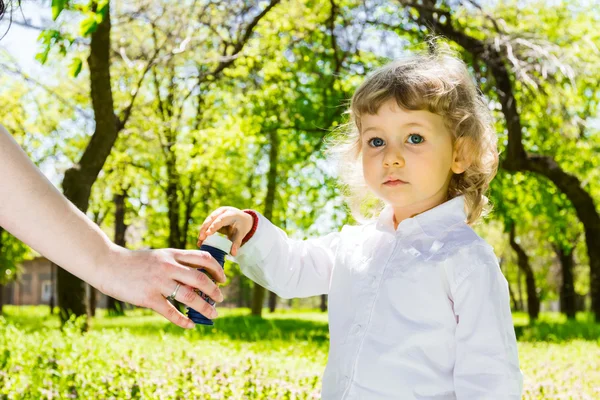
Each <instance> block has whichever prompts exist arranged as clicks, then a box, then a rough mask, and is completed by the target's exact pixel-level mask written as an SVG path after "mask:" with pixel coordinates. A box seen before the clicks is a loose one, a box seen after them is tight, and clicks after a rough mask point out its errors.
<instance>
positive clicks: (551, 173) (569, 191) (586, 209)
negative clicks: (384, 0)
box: [399, 0, 600, 321]
mask: <svg viewBox="0 0 600 400" xmlns="http://www.w3.org/2000/svg"><path fill="white" fill-rule="evenodd" d="M399 1H400V2H401V3H402V4H404V5H407V6H410V7H413V8H415V9H416V10H417V11H418V16H416V17H415V19H416V21H417V22H419V23H420V24H421V25H426V26H429V27H431V28H432V30H433V31H434V32H436V33H440V34H443V35H444V36H446V37H447V38H449V39H450V40H453V41H454V42H456V43H457V44H459V45H460V46H461V47H463V48H464V49H465V50H467V51H468V52H470V53H471V54H472V55H473V56H474V57H476V58H478V59H480V60H483V61H484V62H485V63H486V65H487V66H488V68H489V70H490V73H491V75H492V76H493V77H494V80H495V83H496V89H497V90H496V93H497V94H498V97H499V100H500V104H501V106H502V113H503V114H504V118H505V120H506V128H507V131H508V145H507V151H506V158H505V159H504V161H503V162H502V164H501V166H502V168H504V169H505V170H507V171H512V172H517V171H530V172H535V173H537V174H539V175H542V176H545V177H546V178H548V179H550V180H551V181H552V183H554V184H555V185H556V187H557V188H558V189H559V190H560V191H561V192H563V193H564V194H565V195H566V196H567V198H568V199H569V201H571V203H572V204H573V207H574V208H575V211H576V213H577V217H578V218H579V220H580V221H581V223H582V224H583V227H584V230H585V241H586V246H587V253H588V258H589V261H590V292H591V293H590V294H591V298H592V312H593V313H594V315H595V318H596V321H600V246H598V243H600V214H598V211H597V210H596V205H595V204H594V199H593V198H592V196H591V195H590V193H588V192H587V191H586V190H585V189H584V188H583V186H584V185H582V183H581V181H580V180H579V179H578V178H577V177H576V176H574V175H571V174H569V173H567V172H565V171H564V170H563V169H562V168H561V167H560V166H559V165H558V164H557V163H556V161H555V160H554V159H553V158H552V157H549V156H540V155H529V154H527V152H526V151H525V148H524V147H523V142H522V125H521V117H520V114H519V111H518V107H517V100H516V98H515V96H514V91H513V87H512V83H511V76H510V74H509V71H508V70H507V68H506V64H507V62H506V57H505V56H504V55H503V54H502V53H501V52H500V50H498V49H497V47H496V45H495V44H494V41H493V40H490V41H483V40H480V39H477V38H475V37H472V36H469V35H467V34H465V33H464V32H461V31H459V30H457V29H456V28H455V27H454V26H453V25H452V21H451V19H450V18H449V17H448V15H449V14H448V13H447V12H445V11H443V10H439V9H436V2H435V1H434V0H426V1H424V2H423V4H416V3H413V1H412V0H399ZM442 15H443V16H444V18H446V20H445V21H444V22H441V20H440V19H439V18H440V16H442Z"/></svg>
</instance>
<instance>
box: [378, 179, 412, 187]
mask: <svg viewBox="0 0 600 400" xmlns="http://www.w3.org/2000/svg"><path fill="white" fill-rule="evenodd" d="M383 184H384V185H386V186H400V185H407V184H408V182H404V181H402V180H400V179H389V180H387V181H385V182H384V183H383Z"/></svg>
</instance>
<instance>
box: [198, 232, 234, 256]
mask: <svg viewBox="0 0 600 400" xmlns="http://www.w3.org/2000/svg"><path fill="white" fill-rule="evenodd" d="M202 244H205V245H207V246H212V247H216V248H217V249H219V250H221V251H224V252H225V253H227V254H229V253H230V252H231V246H232V245H233V243H232V242H231V240H229V239H227V238H226V237H225V236H221V235H218V234H213V235H210V236H209V237H207V238H206V239H205V240H204V241H203V242H202Z"/></svg>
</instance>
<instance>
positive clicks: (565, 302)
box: [554, 246, 577, 319]
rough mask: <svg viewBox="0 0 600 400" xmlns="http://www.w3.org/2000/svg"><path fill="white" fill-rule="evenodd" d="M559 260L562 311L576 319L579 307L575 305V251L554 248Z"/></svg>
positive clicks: (568, 316) (569, 317)
mask: <svg viewBox="0 0 600 400" xmlns="http://www.w3.org/2000/svg"><path fill="white" fill-rule="evenodd" d="M554 250H555V252H556V255H557V256H558V259H559V260H560V267H561V275H562V280H561V284H560V311H561V312H562V313H564V314H565V315H566V316H567V318H568V319H575V314H576V313H577V305H576V304H575V285H574V277H573V266H574V264H575V260H574V259H573V250H574V247H571V248H562V247H559V246H555V248H554Z"/></svg>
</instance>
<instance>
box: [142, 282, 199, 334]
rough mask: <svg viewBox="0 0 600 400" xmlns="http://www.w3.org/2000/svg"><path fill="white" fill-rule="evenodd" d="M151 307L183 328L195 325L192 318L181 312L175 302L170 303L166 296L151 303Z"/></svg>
mask: <svg viewBox="0 0 600 400" xmlns="http://www.w3.org/2000/svg"><path fill="white" fill-rule="evenodd" d="M171 290H173V289H171ZM169 294H170V293H169ZM150 308H152V309H153V310H154V311H156V312H157V313H159V314H160V315H162V316H163V317H165V318H166V319H168V320H169V321H171V322H172V323H174V324H175V325H179V326H180V327H182V328H186V329H191V328H193V327H194V326H195V324H194V322H193V321H192V320H191V319H189V318H188V317H186V316H185V315H183V314H182V313H180V312H179V310H178V309H177V308H175V307H174V306H173V304H171V303H169V301H168V300H167V299H165V298H164V297H161V298H160V299H157V300H156V301H155V302H154V303H152V304H151V305H150Z"/></svg>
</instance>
